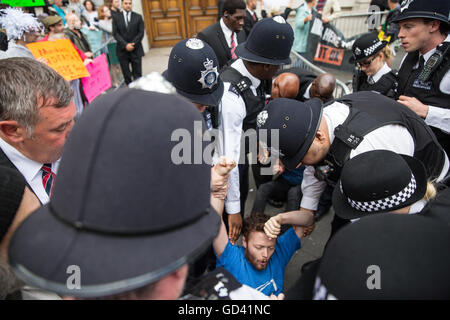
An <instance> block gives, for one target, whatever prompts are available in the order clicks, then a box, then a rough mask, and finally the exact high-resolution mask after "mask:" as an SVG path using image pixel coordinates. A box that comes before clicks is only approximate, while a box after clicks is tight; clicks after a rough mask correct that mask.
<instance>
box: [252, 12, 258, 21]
mask: <svg viewBox="0 0 450 320" xmlns="http://www.w3.org/2000/svg"><path fill="white" fill-rule="evenodd" d="M253 20H254V21H255V22H256V20H258V18H257V17H256V12H253Z"/></svg>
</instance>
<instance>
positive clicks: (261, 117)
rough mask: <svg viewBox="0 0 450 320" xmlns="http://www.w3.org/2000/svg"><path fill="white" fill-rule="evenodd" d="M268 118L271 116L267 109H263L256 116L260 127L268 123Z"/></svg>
mask: <svg viewBox="0 0 450 320" xmlns="http://www.w3.org/2000/svg"><path fill="white" fill-rule="evenodd" d="M267 118H269V114H268V113H267V111H266V110H263V111H261V112H260V113H259V114H258V116H257V117H256V124H257V125H258V128H261V127H262V126H263V125H264V124H265V123H266V121H267Z"/></svg>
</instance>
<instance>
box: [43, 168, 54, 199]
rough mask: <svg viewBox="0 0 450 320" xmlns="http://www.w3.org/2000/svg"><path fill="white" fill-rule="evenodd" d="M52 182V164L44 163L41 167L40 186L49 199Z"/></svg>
mask: <svg viewBox="0 0 450 320" xmlns="http://www.w3.org/2000/svg"><path fill="white" fill-rule="evenodd" d="M53 180H55V174H54V173H53V172H52V164H51V163H46V164H44V165H43V166H42V184H43V185H44V189H45V192H47V194H48V196H49V197H50V196H51V195H52V191H53Z"/></svg>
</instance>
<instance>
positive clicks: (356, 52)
mask: <svg viewBox="0 0 450 320" xmlns="http://www.w3.org/2000/svg"><path fill="white" fill-rule="evenodd" d="M355 54H356V55H357V56H359V55H360V54H361V49H360V48H358V47H356V48H355Z"/></svg>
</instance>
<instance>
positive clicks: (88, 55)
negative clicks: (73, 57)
mask: <svg viewBox="0 0 450 320" xmlns="http://www.w3.org/2000/svg"><path fill="white" fill-rule="evenodd" d="M84 55H85V56H86V57H88V58H92V57H93V56H94V54H93V53H92V52H90V51H87V52H85V53H84Z"/></svg>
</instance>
